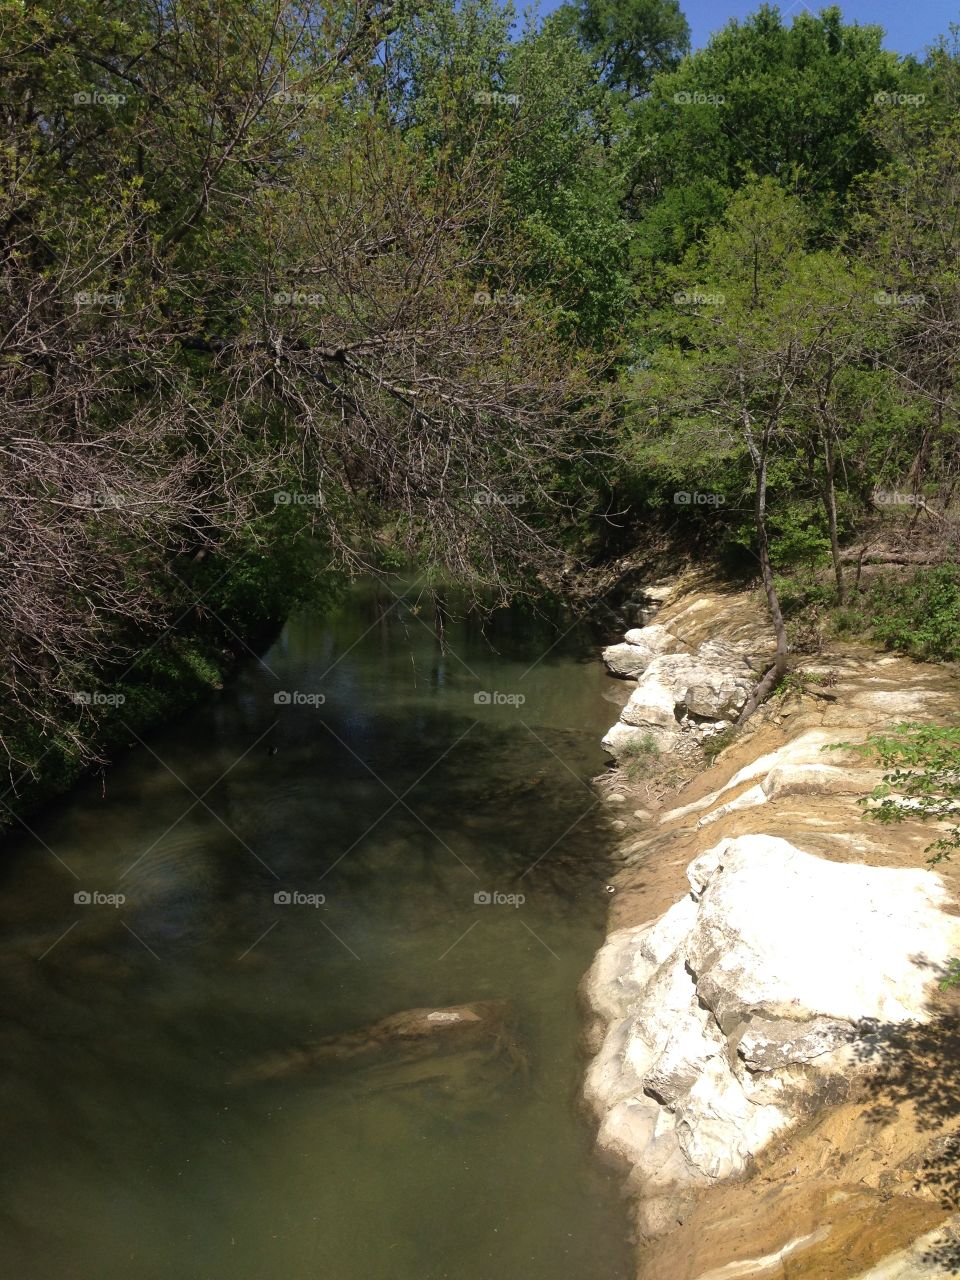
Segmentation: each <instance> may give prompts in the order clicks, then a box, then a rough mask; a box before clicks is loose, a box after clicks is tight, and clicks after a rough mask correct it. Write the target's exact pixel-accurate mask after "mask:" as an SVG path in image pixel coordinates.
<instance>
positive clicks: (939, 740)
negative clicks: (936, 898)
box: [824, 723, 960, 991]
mask: <svg viewBox="0 0 960 1280" xmlns="http://www.w3.org/2000/svg"><path fill="white" fill-rule="evenodd" d="M840 749H846V750H854V751H856V752H858V753H859V754H860V755H862V756H868V757H871V758H874V759H878V760H879V761H880V763H881V765H882V766H883V768H884V769H885V771H886V772H885V773H884V775H883V779H882V781H881V782H880V783H879V784H878V785H877V786H876V787H874V789H873V790H872V791H871V792H870V794H869V795H866V796H861V797H860V799H859V801H858V804H861V805H863V806H864V808H865V809H866V812H865V814H864V817H866V818H872V819H873V820H874V821H875V822H882V823H888V824H889V823H895V822H907V821H908V820H911V819H912V820H913V821H918V822H943V821H948V822H953V826H952V827H951V828H950V830H949V831H948V832H947V834H946V835H945V836H941V837H940V839H939V840H934V841H933V843H932V844H929V845H927V848H926V850H925V852H926V853H928V854H929V855H930V856H929V857H928V859H927V861H928V863H929V864H930V865H931V866H935V865H936V864H937V863H938V862H942V861H943V860H944V859H945V858H949V857H950V855H951V854H952V853H953V851H954V850H955V849H960V727H956V728H948V729H944V728H940V727H938V726H937V725H931V724H912V723H905V724H898V725H894V727H893V729H892V730H891V731H890V732H889V733H885V734H880V733H875V734H871V735H870V737H869V738H867V740H866V742H862V743H850V742H834V743H831V744H830V745H829V746H828V747H825V748H824V750H826V751H834V750H840ZM958 985H960V958H956V957H955V958H954V959H952V960H951V961H950V963H949V967H948V969H947V972H946V973H945V974H944V976H943V978H942V979H941V980H940V988H941V990H944V991H945V990H946V989H947V988H948V987H955V986H958Z"/></svg>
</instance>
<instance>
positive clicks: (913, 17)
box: [517, 0, 960, 54]
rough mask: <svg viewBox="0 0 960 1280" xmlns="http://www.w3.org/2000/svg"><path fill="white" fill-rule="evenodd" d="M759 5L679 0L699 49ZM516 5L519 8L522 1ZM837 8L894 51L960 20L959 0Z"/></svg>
mask: <svg viewBox="0 0 960 1280" xmlns="http://www.w3.org/2000/svg"><path fill="white" fill-rule="evenodd" d="M560 2H561V0H540V4H539V6H538V7H539V10H540V12H541V13H549V12H550V11H551V10H553V9H556V8H557V7H558V6H559V4H560ZM759 5H760V0H680V7H681V9H682V10H683V12H684V14H685V15H686V18H687V21H688V22H689V23H690V30H691V31H692V33H693V44H694V47H695V48H698V49H699V48H701V47H702V46H703V45H705V44H706V43H707V40H708V39H709V37H710V34H711V32H713V31H716V30H717V29H718V28H719V27H722V26H724V25H725V24H726V22H727V20H728V19H729V18H745V17H746V16H747V14H749V13H753V12H754V11H755V10H756V9H757V8H759ZM517 7H518V8H519V9H522V8H523V4H522V3H521V4H518V6H517ZM821 7H823V6H822V5H821V4H819V3H816V2H814V3H811V4H809V5H807V4H804V3H803V0H799V2H798V3H793V2H792V0H782V3H781V5H780V10H781V12H782V13H783V14H784V15H786V17H787V18H789V17H790V15H791V14H793V13H802V12H803V10H804V9H808V11H810V12H813V13H816V12H817V11H818V10H819V9H820V8H821ZM840 8H841V10H842V12H843V16H844V18H845V19H846V20H847V22H860V23H868V22H873V23H878V24H879V25H880V26H881V27H883V28H884V30H885V31H886V33H887V38H886V40H885V41H884V44H885V46H886V48H888V49H894V50H896V52H897V53H916V54H922V53H923V51H924V49H925V48H926V47H927V46H928V45H930V44H932V43H933V42H934V41H935V40H936V38H937V36H939V35H942V34H944V33H945V32H946V31H947V28H948V27H949V25H950V23H951V22H957V23H960V0H840Z"/></svg>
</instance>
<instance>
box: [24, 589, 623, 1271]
mask: <svg viewBox="0 0 960 1280" xmlns="http://www.w3.org/2000/svg"><path fill="white" fill-rule="evenodd" d="M435 606H436V601H435V599H434V598H433V597H426V596H421V595H420V594H419V592H418V591H416V590H412V591H411V590H409V588H408V589H407V590H406V593H405V592H404V588H403V587H402V586H398V585H396V584H394V585H392V586H390V585H387V584H377V583H367V584H363V585H361V586H360V587H359V588H357V589H356V590H355V591H353V592H352V593H351V594H350V596H349V598H348V599H347V601H346V602H345V603H344V604H343V606H342V607H340V608H339V609H338V610H337V611H336V612H335V613H334V614H333V615H332V616H328V617H301V618H297V619H294V620H293V621H291V622H290V623H289V624H288V626H287V627H286V628H285V630H284V632H283V634H282V635H281V637H280V638H279V640H278V641H277V643H276V644H275V645H274V646H273V648H272V649H271V650H270V651H269V653H267V654H266V655H264V657H263V660H262V662H257V661H254V659H253V658H252V657H251V660H250V661H249V663H247V664H246V665H245V666H244V668H243V669H242V670H241V671H240V673H239V674H238V676H237V677H236V679H235V680H233V681H232V682H231V684H230V685H229V687H228V688H226V689H225V690H224V691H223V692H222V693H221V694H219V695H217V697H216V698H215V699H214V700H213V701H212V702H211V703H209V704H208V705H206V706H204V707H202V708H201V709H199V710H198V711H197V712H195V713H194V714H193V715H191V716H190V717H188V718H186V719H184V720H181V721H179V722H178V723H176V724H174V725H171V726H170V727H168V728H167V729H166V730H164V731H162V732H158V733H155V734H153V735H151V736H150V737H149V740H148V741H147V742H146V743H144V744H143V745H138V746H137V747H136V748H135V749H134V750H133V751H131V752H130V753H129V754H128V755H126V756H124V757H123V758H122V759H120V760H119V761H118V762H117V763H116V765H115V766H114V767H113V768H112V769H111V770H110V771H109V772H108V774H107V775H106V778H105V780H104V781H101V780H96V781H94V780H91V781H89V782H87V783H85V784H84V785H82V786H81V787H79V788H77V789H76V790H75V791H74V792H73V793H72V794H71V796H70V797H68V798H67V799H66V800H65V801H64V802H62V803H61V804H60V805H58V806H56V807H55V808H54V809H52V810H51V811H50V812H48V813H47V814H46V815H43V816H42V817H35V818H34V819H32V820H31V821H30V826H31V828H32V832H33V834H31V835H28V834H27V833H25V832H21V833H19V834H17V835H15V836H11V837H9V838H8V839H7V840H6V841H5V842H4V848H3V851H2V863H0V866H2V871H0V875H2V882H3V897H2V901H3V915H4V925H5V929H4V936H5V941H4V942H3V944H2V947H3V950H2V955H0V990H2V997H3V1002H4V1008H5V1017H4V1034H3V1036H2V1038H0V1044H2V1060H0V1070H2V1083H3V1097H4V1101H5V1105H4V1108H3V1116H2V1129H3V1133H2V1143H3V1151H4V1161H3V1173H2V1178H3V1214H2V1217H0V1270H2V1274H3V1275H6V1276H10V1277H16V1278H17V1280H193V1278H194V1277H195V1278H196V1280H266V1278H268V1277H270V1278H273V1277H283V1278H284V1280H306V1278H308V1277H311V1278H312V1277H318V1278H319V1277H323V1278H324V1280H328V1278H329V1280H444V1278H446V1277H450V1278H454V1277H455V1278H456V1280H624V1278H625V1277H626V1276H627V1275H628V1273H629V1259H628V1254H627V1248H626V1244H625V1235H626V1219H625V1215H624V1213H623V1211H622V1208H621V1206H620V1203H619V1200H618V1196H617V1190H616V1185H615V1180H614V1179H612V1178H611V1176H610V1175H609V1174H608V1173H607V1172H606V1171H605V1170H603V1169H602V1168H601V1167H600V1166H599V1165H598V1164H597V1163H596V1162H595V1158H594V1156H593V1155H592V1152H591V1133H590V1129H589V1126H588V1125H587V1124H585V1123H584V1121H583V1119H582V1118H581V1117H580V1115H579V1113H578V1110H577V1091H578V1086H579V1080H580V1074H581V1072H582V1065H583V1064H582V1061H581V1060H580V1059H579V1058H578V1056H577V1051H576V1044H577V1031H578V1024H577V1012H576V1005H575V991H576V987H577V984H578V982H579V980H580V977H581V975H582V974H583V972H584V970H585V969H586V967H587V966H588V964H589V962H590V958H591V956H592V953H593V952H594V951H595V949H596V947H597V946H598V944H599V942H600V939H601V936H602V928H603V919H604V913H605V909H606V896H605V893H604V889H603V886H604V880H605V865H604V848H605V847H606V846H607V844H608V842H609V839H610V837H609V834H608V833H605V831H604V828H603V826H602V824H601V822H600V820H599V815H598V814H597V812H596V809H595V801H594V797H593V795H592V793H591V792H590V790H589V788H588V786H587V785H586V781H587V779H588V778H589V777H590V776H591V775H593V774H595V773H596V772H598V771H599V770H600V769H601V768H602V765H603V757H602V755H601V753H600V751H599V748H598V747H597V742H598V740H599V738H600V736H601V735H602V733H603V731H604V730H605V729H606V727H607V725H608V722H609V720H610V719H611V718H612V716H611V709H610V707H609V705H608V704H607V703H605V702H604V700H603V692H604V688H605V677H604V675H603V672H602V668H601V666H600V664H599V663H597V662H596V661H595V649H594V648H593V647H592V645H591V643H590V637H589V636H587V635H586V634H585V633H584V632H583V631H582V629H580V628H578V627H573V628H572V629H571V630H569V631H566V633H565V629H566V628H567V627H569V626H570V622H569V620H567V621H565V622H563V623H561V624H556V625H547V624H545V623H543V622H538V621H534V620H531V619H530V618H528V617H523V616H521V615H520V614H518V613H516V612H504V613H502V614H499V615H497V617H496V618H495V619H494V620H493V622H492V623H489V624H488V625H487V626H486V627H485V628H481V625H480V623H479V621H478V620H476V619H467V620H464V619H462V618H461V619H460V620H457V619H456V618H453V617H449V616H447V617H445V616H443V615H442V614H438V613H437V612H436V607H435ZM441 623H442V625H443V628H444V643H441V642H440V640H439V639H438V635H437V630H438V625H439V624H441ZM477 694H480V695H487V698H486V699H484V698H483V697H482V696H481V699H480V700H479V701H478V700H477V699H476V695H477ZM278 695H279V697H280V699H281V700H280V701H277V698H278ZM284 698H288V699H289V700H287V701H284V700H283V699H284ZM321 698H322V699H323V701H322V702H321ZM521 698H522V699H523V701H522V702H521V701H520V699H521ZM77 894H80V895H84V894H88V895H90V896H91V898H93V899H94V900H92V901H90V902H84V901H75V895H77ZM98 894H99V895H102V896H106V895H118V894H122V895H123V897H124V901H123V902H122V904H119V905H116V904H113V903H111V902H110V901H97V900H96V895H98ZM284 895H287V896H289V898H290V899H291V900H290V901H286V900H284ZM320 895H322V897H323V899H324V901H323V903H322V905H314V903H316V902H318V901H319V896H320ZM477 895H487V896H490V897H494V896H495V895H501V896H502V897H503V898H505V899H512V900H513V901H512V902H511V901H502V902H496V901H490V902H487V901H484V900H483V898H482V896H481V898H480V899H479V900H478V899H477ZM520 896H522V897H523V899H524V901H523V902H522V904H520V905H516V902H517V900H518V899H519V897H520ZM298 897H299V898H300V899H301V900H300V901H297V898H298ZM491 998H497V999H507V1000H510V1001H512V1002H513V1005H514V1007H515V1009H516V1039H515V1042H514V1046H513V1050H512V1051H511V1054H510V1055H507V1056H505V1055H503V1054H491V1055H490V1056H489V1058H481V1057H480V1056H479V1055H477V1054H472V1055H460V1056H454V1057H450V1058H447V1059H444V1060H440V1061H439V1065H438V1066H437V1069H436V1070H435V1071H434V1070H433V1069H432V1066H431V1070H422V1069H421V1068H420V1067H419V1066H414V1067H412V1068H411V1067H398V1066H397V1064H396V1063H395V1062H394V1061H392V1060H391V1059H389V1058H388V1059H386V1060H385V1061H383V1062H381V1063H380V1065H378V1066H374V1067H369V1066H363V1067H358V1068H357V1069H355V1070H343V1069H333V1068H323V1069H318V1070H314V1071H310V1072H307V1073H304V1074H301V1075H298V1076H293V1077H290V1078H288V1079H284V1080H282V1081H278V1082H270V1083H260V1082H253V1083H251V1082H250V1081H249V1074H250V1071H251V1068H252V1067H255V1066H256V1064H258V1063H259V1062H261V1061H262V1060H264V1059H266V1058H268V1057H272V1056H274V1055H276V1054H278V1053H283V1052H284V1051H286V1050H287V1049H289V1048H291V1047H294V1046H296V1045H299V1044H302V1043H304V1042H308V1041H311V1040H315V1039H316V1038H318V1037H320V1036H324V1035H329V1034H332V1033H335V1032H338V1031H342V1030H345V1029H350V1028H354V1027H358V1026H360V1025H362V1024H365V1023H368V1022H371V1021H374V1020H376V1019H378V1018H381V1017H383V1016H385V1015H387V1014H391V1013H393V1012H395V1011H397V1010H401V1009H405V1008H412V1007H417V1006H423V1005H444V1004H454V1003H460V1002H466V1001H473V1000H479V999H491ZM514 1050H515V1051H514Z"/></svg>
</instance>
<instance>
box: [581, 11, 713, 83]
mask: <svg viewBox="0 0 960 1280" xmlns="http://www.w3.org/2000/svg"><path fill="white" fill-rule="evenodd" d="M560 20H561V21H563V22H564V23H566V24H567V25H568V26H569V27H571V28H572V29H574V30H575V31H576V32H577V33H578V35H579V37H580V39H581V41H582V43H583V45H584V47H585V48H586V50H587V51H588V53H589V54H590V57H591V58H592V59H593V62H594V65H595V66H596V69H597V72H598V74H599V75H600V77H601V79H602V80H603V82H604V84H606V85H607V86H608V87H609V88H611V89H616V90H618V91H619V92H622V93H624V94H627V95H628V96H630V97H632V98H636V97H640V96H641V95H642V94H645V93H647V92H648V91H649V89H650V85H651V83H652V81H653V78H654V76H655V75H656V74H657V73H658V72H660V71H666V70H671V69H672V68H674V67H675V66H676V65H677V64H678V63H679V61H680V59H681V58H682V57H683V56H684V54H686V53H687V52H688V50H689V48H690V27H689V25H688V23H687V20H686V18H685V17H684V16H683V13H682V11H681V9H680V5H679V3H678V0H580V3H579V4H577V5H565V6H564V8H563V11H562V13H561V19H560Z"/></svg>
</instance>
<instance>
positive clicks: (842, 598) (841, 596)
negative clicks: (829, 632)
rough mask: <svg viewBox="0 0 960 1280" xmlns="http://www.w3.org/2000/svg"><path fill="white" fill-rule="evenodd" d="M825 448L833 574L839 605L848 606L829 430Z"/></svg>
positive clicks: (826, 434)
mask: <svg viewBox="0 0 960 1280" xmlns="http://www.w3.org/2000/svg"><path fill="white" fill-rule="evenodd" d="M824 447H825V450H826V465H827V482H826V487H825V489H824V494H823V501H824V505H825V506H826V508H827V522H828V524H829V525H830V554H831V556H833V572H834V575H835V576H836V579H837V604H846V587H845V585H844V581H843V563H842V561H841V559H840V539H839V537H838V535H837V490H836V486H835V484H834V473H835V471H836V457H835V456H834V452H833V435H832V434H831V432H830V430H829V428H828V429H827V431H825V432H824Z"/></svg>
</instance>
